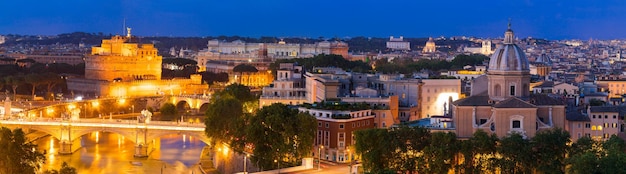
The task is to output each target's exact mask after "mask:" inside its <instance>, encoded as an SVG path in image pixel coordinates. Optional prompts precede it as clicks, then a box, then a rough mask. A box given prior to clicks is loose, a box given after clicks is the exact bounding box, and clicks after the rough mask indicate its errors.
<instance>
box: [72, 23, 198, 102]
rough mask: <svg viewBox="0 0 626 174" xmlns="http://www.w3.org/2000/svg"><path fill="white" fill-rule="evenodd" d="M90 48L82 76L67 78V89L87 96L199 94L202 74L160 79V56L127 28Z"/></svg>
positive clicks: (150, 45) (151, 46)
mask: <svg viewBox="0 0 626 174" xmlns="http://www.w3.org/2000/svg"><path fill="white" fill-rule="evenodd" d="M127 30H128V33H127V35H126V36H125V37H123V36H119V35H116V36H113V37H112V38H111V39H104V40H102V44H101V45H100V46H94V47H92V48H91V54H90V55H87V56H86V58H85V78H72V79H67V85H68V89H69V90H70V91H72V92H73V93H76V94H84V95H88V96H91V95H93V96H112V97H123V96H147V95H157V94H169V95H180V94H202V93H203V92H204V90H205V89H206V86H203V85H201V83H202V77H201V75H191V77H190V78H189V79H171V80H161V63H162V57H161V56H159V55H158V50H157V49H156V48H154V45H153V44H140V43H138V42H137V38H135V37H132V36H131V34H130V28H127Z"/></svg>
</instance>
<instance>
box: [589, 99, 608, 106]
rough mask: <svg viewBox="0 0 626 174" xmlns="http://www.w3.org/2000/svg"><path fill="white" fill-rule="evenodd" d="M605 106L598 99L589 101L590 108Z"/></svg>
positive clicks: (603, 102)
mask: <svg viewBox="0 0 626 174" xmlns="http://www.w3.org/2000/svg"><path fill="white" fill-rule="evenodd" d="M605 104H606V102H605V101H602V100H598V99H591V100H589V105H590V106H604V105H605Z"/></svg>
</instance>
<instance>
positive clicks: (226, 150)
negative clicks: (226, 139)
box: [222, 145, 228, 156]
mask: <svg viewBox="0 0 626 174" xmlns="http://www.w3.org/2000/svg"><path fill="white" fill-rule="evenodd" d="M222 154H224V156H226V155H228V146H226V145H224V150H223V151H222Z"/></svg>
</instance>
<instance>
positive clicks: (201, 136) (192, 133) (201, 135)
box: [146, 131, 211, 146]
mask: <svg viewBox="0 0 626 174" xmlns="http://www.w3.org/2000/svg"><path fill="white" fill-rule="evenodd" d="M172 134H184V135H189V136H193V137H196V138H198V139H200V141H202V142H204V144H206V145H207V146H209V145H210V142H211V139H210V138H209V137H207V136H206V135H205V134H204V131H202V132H196V131H177V132H171V131H152V132H151V133H149V135H148V136H147V138H146V142H151V141H153V140H155V139H157V138H160V137H162V136H165V135H172Z"/></svg>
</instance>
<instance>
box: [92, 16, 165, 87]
mask: <svg viewBox="0 0 626 174" xmlns="http://www.w3.org/2000/svg"><path fill="white" fill-rule="evenodd" d="M157 53H158V50H157V49H156V48H154V45H153V44H138V43H136V42H135V38H133V37H131V35H130V28H128V34H127V35H126V37H122V36H113V37H112V38H111V39H105V40H102V45H100V46H99V47H97V46H94V47H92V48H91V55H88V56H87V58H86V59H85V78H86V79H98V80H107V81H114V80H160V79H161V60H162V59H163V57H161V56H159V55H158V54H157Z"/></svg>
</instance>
